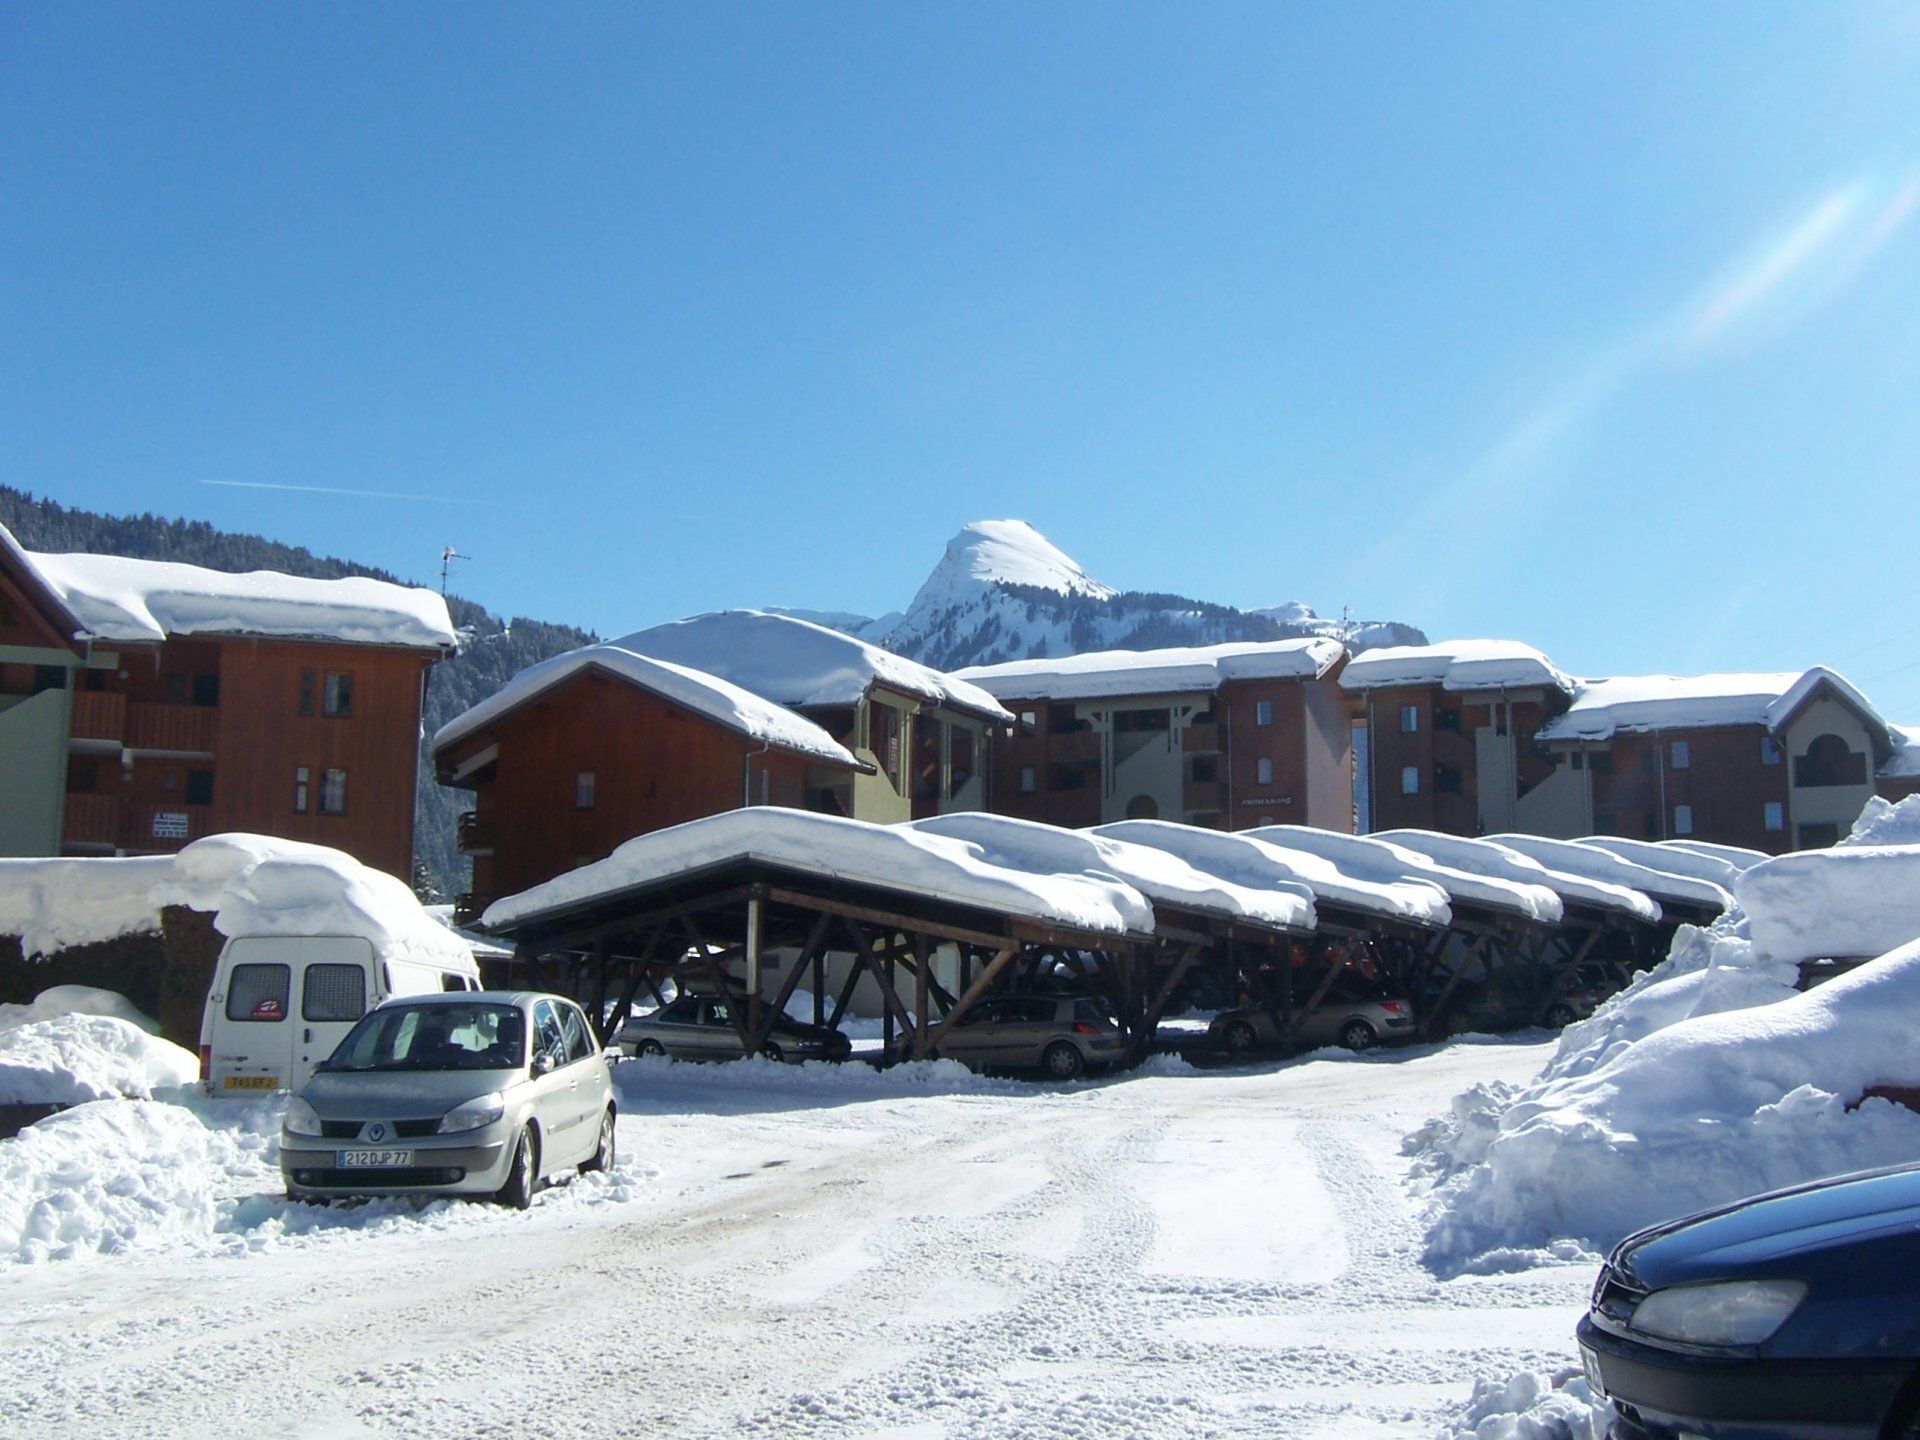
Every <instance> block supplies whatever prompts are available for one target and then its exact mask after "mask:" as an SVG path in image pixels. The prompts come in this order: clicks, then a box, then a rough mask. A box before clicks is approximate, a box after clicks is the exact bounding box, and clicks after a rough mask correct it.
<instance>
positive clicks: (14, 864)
mask: <svg viewBox="0 0 1920 1440" xmlns="http://www.w3.org/2000/svg"><path fill="white" fill-rule="evenodd" d="M172 864H173V858H172V857H171V856H167V855H157V856H141V857H138V858H132V859H108V858H105V857H99V858H91V859H61V860H0V935H17V936H19V937H20V949H21V951H22V953H24V954H25V955H26V957H27V958H28V959H29V960H32V959H36V958H37V957H39V956H42V955H51V954H53V953H55V952H56V951H60V950H66V949H69V948H71V947H73V946H76V945H92V944H98V943H99V942H101V941H105V940H116V939H118V938H119V937H120V936H122V935H136V934H140V933H142V932H152V931H158V930H159V929H160V907H159V906H158V905H157V904H155V903H154V900H153V896H152V891H153V887H154V885H155V884H157V883H158V882H159V881H160V880H161V879H162V878H163V877H164V876H165V875H166V874H167V872H168V870H169V868H170V867H171V866H172Z"/></svg>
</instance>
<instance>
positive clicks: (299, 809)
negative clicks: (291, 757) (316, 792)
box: [293, 765, 313, 815]
mask: <svg viewBox="0 0 1920 1440" xmlns="http://www.w3.org/2000/svg"><path fill="white" fill-rule="evenodd" d="M312 780H313V772H312V771H311V770H309V769H307V767H306V766H304V765H296V766H294V767H293V813H294V814H296V815H304V814H306V813H307V790H308V787H309V785H310V784H311V783H312Z"/></svg>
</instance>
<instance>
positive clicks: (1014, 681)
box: [955, 638, 1346, 700]
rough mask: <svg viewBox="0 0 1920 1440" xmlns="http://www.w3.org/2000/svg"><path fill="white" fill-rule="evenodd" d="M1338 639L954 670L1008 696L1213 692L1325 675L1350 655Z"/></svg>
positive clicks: (1107, 653)
mask: <svg viewBox="0 0 1920 1440" xmlns="http://www.w3.org/2000/svg"><path fill="white" fill-rule="evenodd" d="M1345 653H1346V652H1345V648H1344V647H1343V646H1342V645H1341V644H1340V642H1339V641H1338V640H1327V639H1318V638H1316V639H1305V640H1257V641H1245V642H1242V643H1239V644H1229V645H1198V646H1190V647H1175V648H1170V649H1165V650H1099V651H1094V652H1092V653H1089V654H1085V655H1062V656H1059V657H1057V658H1050V659H1044V660H1009V661H1007V662H1006V663H1005V664H1001V665H975V666H971V667H969V668H968V669H965V670H960V671H957V672H955V673H956V674H958V675H959V676H960V678H962V679H964V680H967V681H969V682H971V683H972V684H975V685H978V686H980V688H981V689H983V690H986V691H988V692H989V693H990V694H993V695H996V696H999V697H1000V698H1002V699H1007V700H1027V699H1033V700H1086V699H1091V698H1093V697H1095V696H1099V695H1143V694H1170V693H1173V692H1177V691H1187V690H1200V691H1210V690H1217V689H1219V688H1220V684H1221V682H1222V681H1226V680H1277V679H1287V678H1297V679H1303V680H1312V679H1318V678H1319V677H1320V676H1322V675H1324V674H1326V673H1327V671H1328V670H1330V669H1332V668H1333V667H1334V666H1335V665H1336V664H1338V663H1339V660H1340V657H1341V656H1342V655H1343V654H1345Z"/></svg>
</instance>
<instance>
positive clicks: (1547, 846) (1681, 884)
mask: <svg viewBox="0 0 1920 1440" xmlns="http://www.w3.org/2000/svg"><path fill="white" fill-rule="evenodd" d="M1487 838H1488V839H1489V840H1491V841H1493V842H1494V843H1495V844H1497V845H1505V846H1507V847H1508V848H1509V849H1512V850H1518V851H1519V852H1520V853H1521V854H1522V855H1525V856H1527V857H1528V858H1529V859H1533V860H1538V861H1539V862H1540V863H1541V864H1542V865H1546V866H1548V867H1550V868H1552V869H1555V870H1565V871H1568V872H1569V873H1571V874H1575V875H1583V876H1585V877H1587V878H1588V879H1592V880H1604V881H1606V882H1607V883H1608V884H1611V885H1623V886H1626V887H1627V888H1629V889H1633V890H1638V891H1640V893H1641V894H1643V895H1645V896H1647V897H1648V898H1649V899H1651V900H1653V901H1654V903H1655V904H1656V905H1657V906H1658V907H1659V910H1660V915H1659V918H1658V920H1657V921H1656V922H1655V927H1654V932H1653V934H1652V935H1650V936H1649V937H1648V943H1649V948H1648V951H1647V953H1646V954H1645V955H1643V956H1642V957H1641V958H1642V959H1644V960H1646V961H1648V962H1651V961H1654V960H1657V959H1659V958H1660V957H1661V956H1663V955H1665V954H1666V953H1667V949H1668V947H1669V946H1671V945H1672V944H1673V936H1674V932H1675V931H1676V930H1678V929H1679V928H1680V927H1681V926H1682V925H1711V924H1712V923H1713V922H1714V921H1715V920H1718V919H1719V918H1720V917H1721V916H1722V915H1723V914H1725V913H1726V912H1727V911H1728V910H1731V909H1732V908H1733V896H1732V895H1731V894H1729V893H1728V892H1727V890H1726V889H1725V888H1724V887H1722V886H1720V885H1717V884H1715V883H1714V882H1712V881H1711V880H1701V879H1697V878H1695V877H1694V876H1692V875H1690V874H1687V873H1686V872H1685V870H1684V869H1682V868H1681V866H1682V865H1684V860H1683V859H1678V858H1677V859H1676V860H1675V862H1674V868H1672V869H1664V868H1663V869H1654V868H1653V867H1652V865H1651V864H1650V863H1648V862H1646V861H1643V860H1640V859H1638V858H1636V859H1633V860H1628V859H1625V858H1623V857H1622V856H1621V855H1619V854H1618V853H1616V852H1615V851H1613V850H1610V849H1603V848H1601V846H1600V845H1599V844H1596V843H1592V842H1589V841H1585V840H1549V839H1547V838H1545V837H1544V836H1540V835H1489V836H1488V837H1487Z"/></svg>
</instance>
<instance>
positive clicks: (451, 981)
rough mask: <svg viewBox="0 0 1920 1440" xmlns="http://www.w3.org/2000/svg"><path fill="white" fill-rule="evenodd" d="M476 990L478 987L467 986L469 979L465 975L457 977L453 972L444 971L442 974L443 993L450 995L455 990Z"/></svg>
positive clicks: (441, 985) (441, 987)
mask: <svg viewBox="0 0 1920 1440" xmlns="http://www.w3.org/2000/svg"><path fill="white" fill-rule="evenodd" d="M475 988H477V987H475V986H470V985H468V984H467V977H466V976H464V975H456V974H454V973H453V972H452V971H451V970H442V971H441V972H440V989H441V991H442V992H443V993H450V992H452V991H455V990H460V991H465V990H470V989H475Z"/></svg>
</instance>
